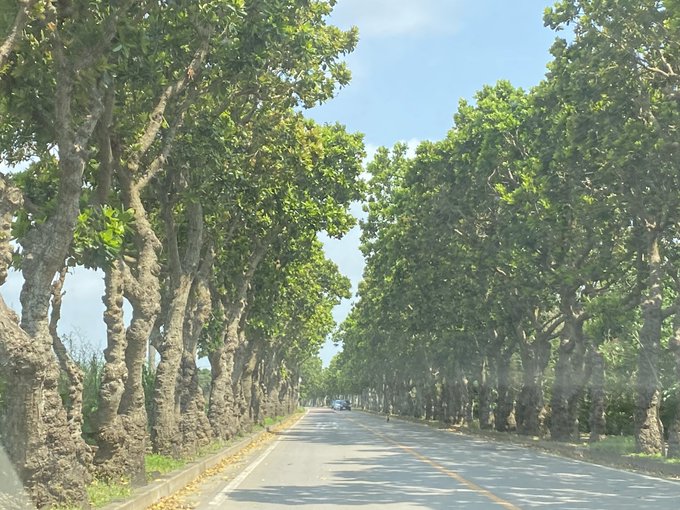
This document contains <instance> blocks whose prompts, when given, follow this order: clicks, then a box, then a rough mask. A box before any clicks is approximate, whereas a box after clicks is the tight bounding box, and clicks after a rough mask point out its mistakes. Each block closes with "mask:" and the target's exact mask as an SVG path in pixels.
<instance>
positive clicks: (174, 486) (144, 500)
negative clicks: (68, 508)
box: [100, 430, 267, 510]
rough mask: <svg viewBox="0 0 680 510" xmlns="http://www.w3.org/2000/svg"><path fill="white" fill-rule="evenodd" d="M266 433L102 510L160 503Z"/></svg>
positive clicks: (135, 508) (133, 509) (137, 509)
mask: <svg viewBox="0 0 680 510" xmlns="http://www.w3.org/2000/svg"><path fill="white" fill-rule="evenodd" d="M266 432H267V431H266V430H262V431H259V432H256V433H254V434H252V435H251V436H249V437H246V438H244V439H242V440H241V441H239V442H238V443H236V444H233V445H231V446H228V447H227V448H225V449H224V450H222V451H220V452H217V453H215V454H213V455H210V456H209V457H205V458H203V459H199V460H197V461H194V462H192V463H190V464H188V465H187V466H186V467H184V468H183V469H182V470H181V471H177V472H173V473H168V474H167V475H165V477H161V478H158V479H156V480H154V481H152V482H151V483H149V484H148V485H145V486H144V487H140V488H139V489H135V490H134V491H133V493H132V495H131V496H130V498H129V499H125V500H123V501H114V502H112V503H109V504H107V505H106V506H103V507H101V509H100V510H140V509H142V508H147V507H149V506H151V505H153V504H155V503H158V501H160V500H161V499H163V498H165V497H167V496H170V495H171V494H174V493H175V492H177V491H179V490H181V489H183V488H184V487H186V486H187V485H189V484H190V483H191V482H193V481H194V480H195V479H196V478H198V477H199V476H201V475H202V474H203V473H205V472H206V471H207V470H208V469H210V468H212V467H213V466H216V465H217V464H219V463H220V462H222V461H223V460H224V459H225V458H227V457H230V456H232V455H234V454H236V453H238V452H239V451H241V450H242V449H243V448H245V447H246V446H248V445H249V444H250V443H252V442H253V441H255V440H257V439H258V438H259V437H260V436H262V435H263V434H265V433H266Z"/></svg>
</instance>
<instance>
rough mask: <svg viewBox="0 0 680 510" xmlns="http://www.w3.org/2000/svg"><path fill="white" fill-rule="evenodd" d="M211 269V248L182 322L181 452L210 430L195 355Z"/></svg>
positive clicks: (204, 439)
mask: <svg viewBox="0 0 680 510" xmlns="http://www.w3.org/2000/svg"><path fill="white" fill-rule="evenodd" d="M211 268H212V250H208V255H207V256H205V257H203V260H202V261H201V267H200V268H199V271H198V274H197V276H196V279H195V280H194V285H193V289H192V292H191V297H190V300H189V306H188V309H189V314H188V316H187V318H186V320H185V322H184V335H183V337H184V349H183V351H182V364H181V367H180V386H179V390H178V391H179V400H180V413H181V416H180V425H179V428H180V433H181V434H182V441H181V444H182V454H183V455H187V454H191V453H194V452H196V451H197V450H198V449H199V448H200V447H201V446H204V445H206V444H208V443H209V442H210V440H211V437H212V429H211V428H210V422H209V421H208V416H207V414H206V403H205V397H204V395H203V390H202V389H201V386H200V384H199V380H198V369H197V367H196V356H197V350H198V341H199V339H200V336H201V331H202V330H203V326H204V325H205V324H206V322H207V321H208V318H209V317H210V310H211V304H212V303H211V298H210V290H209V288H208V284H207V279H208V274H209V272H210V269H211Z"/></svg>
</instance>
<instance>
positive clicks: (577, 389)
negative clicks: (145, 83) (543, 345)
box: [550, 306, 586, 441]
mask: <svg viewBox="0 0 680 510" xmlns="http://www.w3.org/2000/svg"><path fill="white" fill-rule="evenodd" d="M564 313H565V316H566V321H565V325H564V329H563V330H562V335H561V341H560V347H559V349H558V358H557V364H556V366H555V382H554V383H553V389H552V398H551V400H550V408H551V412H552V414H551V417H550V437H551V439H553V440H555V441H578V440H579V421H578V412H579V404H580V401H581V396H582V394H583V389H584V388H585V384H586V381H585V339H584V337H583V324H582V323H581V321H580V320H579V318H578V317H577V316H575V314H574V312H573V310H572V309H571V306H567V307H565V310H564Z"/></svg>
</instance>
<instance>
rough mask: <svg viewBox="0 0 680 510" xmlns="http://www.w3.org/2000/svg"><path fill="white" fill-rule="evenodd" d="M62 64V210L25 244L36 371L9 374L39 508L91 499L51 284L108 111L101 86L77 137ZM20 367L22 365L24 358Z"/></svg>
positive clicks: (24, 473) (18, 457)
mask: <svg viewBox="0 0 680 510" xmlns="http://www.w3.org/2000/svg"><path fill="white" fill-rule="evenodd" d="M62 49H63V48H62ZM55 59H56V61H57V64H56V69H57V73H56V76H57V89H56V97H55V112H56V113H55V117H56V118H55V125H56V127H57V133H56V139H57V144H58V147H59V187H58V191H57V197H56V200H55V203H56V204H57V206H56V208H55V212H54V213H53V214H52V216H50V217H49V218H48V219H47V220H46V221H45V222H44V223H42V224H40V225H38V226H36V227H35V228H33V229H32V230H31V231H30V232H29V233H28V234H27V235H26V236H25V238H23V239H22V240H21V244H22V246H23V253H22V255H23V259H22V273H23V276H24V285H23V287H22V289H21V295H20V301H21V314H22V317H21V329H23V331H24V332H25V333H26V334H25V335H16V336H14V338H13V339H12V340H11V342H12V343H15V344H16V343H19V344H20V343H24V342H28V343H30V344H31V347H30V348H29V347H28V346H27V347H25V348H24V349H25V352H26V353H27V355H29V356H30V357H31V358H32V359H31V360H30V361H29V360H27V361H26V364H27V365H28V366H30V367H31V369H29V370H21V369H17V368H16V367H14V368H10V370H15V371H16V373H14V374H13V377H12V381H13V382H14V391H12V392H11V393H10V396H9V398H8V406H7V420H6V422H5V423H6V425H7V427H8V430H11V434H7V435H6V441H8V442H9V443H14V444H13V445H11V446H9V448H8V453H9V455H10V458H11V459H12V461H13V462H14V463H15V467H16V469H17V472H18V473H19V476H21V477H22V480H23V482H24V485H25V486H26V487H27V489H28V490H29V492H31V494H32V496H33V498H34V501H35V502H36V504H38V506H42V505H47V504H51V503H73V504H79V503H82V502H83V501H85V500H86V493H85V483H86V481H87V471H86V469H85V467H84V466H83V465H82V464H81V463H80V461H79V456H78V452H79V448H78V446H77V444H76V443H75V442H74V440H73V437H72V435H71V433H70V429H69V425H68V417H67V414H66V410H65V409H64V406H63V404H62V401H61V397H60V395H59V386H58V385H59V366H58V364H57V360H56V358H55V356H54V353H53V352H52V335H51V334H50V330H49V319H48V313H49V306H50V298H51V289H52V279H53V278H54V275H55V274H56V273H57V272H58V271H59V270H60V269H61V268H62V265H63V262H64V260H65V259H66V256H67V254H68V251H69V248H70V246H71V242H72V239H73V231H74V228H75V225H76V221H77V218H78V214H79V212H80V195H81V188H82V177H83V171H84V168H85V161H86V159H87V158H88V157H89V155H88V154H87V153H86V151H85V150H84V149H83V148H84V147H87V145H88V142H89V138H90V136H91V134H92V131H93V130H94V127H95V125H96V123H97V119H98V118H99V116H100V115H101V113H102V111H103V105H102V103H101V98H102V95H103V92H102V91H101V90H99V89H97V88H95V89H94V90H92V91H91V96H90V97H91V100H92V104H91V105H90V110H89V116H88V117H87V118H86V120H84V121H83V122H82V124H81V126H80V127H79V130H78V132H77V133H76V132H74V130H73V124H74V123H75V119H74V118H73V116H72V113H71V100H72V97H71V93H72V90H73V86H74V84H73V79H74V78H75V76H74V75H73V74H72V73H71V72H70V66H69V64H68V63H66V61H65V57H64V54H63V51H61V50H60V51H59V52H58V53H57V52H56V48H55ZM8 319H9V318H8ZM10 320H11V319H10ZM8 331H9V330H8ZM17 347H19V345H17ZM20 350H21V348H19V349H18V350H16V351H15V353H16V354H18V353H19V352H20ZM29 353H31V354H29ZM14 361H16V362H18V363H21V361H20V359H19V358H16V359H15V360H14ZM24 377H27V379H23V378H24ZM31 408H32V409H31Z"/></svg>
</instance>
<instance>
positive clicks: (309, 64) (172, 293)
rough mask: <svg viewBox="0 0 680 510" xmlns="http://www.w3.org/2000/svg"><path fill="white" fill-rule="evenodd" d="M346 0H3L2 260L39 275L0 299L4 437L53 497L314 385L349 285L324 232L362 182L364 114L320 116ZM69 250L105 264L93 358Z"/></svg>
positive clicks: (2, 271)
mask: <svg viewBox="0 0 680 510" xmlns="http://www.w3.org/2000/svg"><path fill="white" fill-rule="evenodd" d="M334 3H335V2H333V1H330V0H322V1H318V2H317V1H314V2H308V1H301V0H285V1H279V0H263V1H258V2H244V1H242V0H215V1H201V2H174V1H173V2H170V1H169V2H165V1H161V2H146V1H141V2H140V1H137V0H134V1H133V0H123V1H120V2H108V1H80V0H75V1H71V2H53V1H48V0H22V1H17V2H10V3H8V4H7V5H3V7H2V9H0V37H1V39H0V43H1V46H0V162H1V163H2V165H3V169H4V168H11V167H14V168H13V169H12V170H13V171H11V172H8V173H7V174H5V175H3V176H2V177H1V178H0V217H1V220H2V221H0V230H1V232H0V239H1V242H0V284H3V283H5V280H6V276H7V273H8V271H9V270H11V269H13V270H16V271H20V272H21V275H22V276H23V282H24V283H23V289H22V292H21V298H20V301H21V310H20V311H19V314H18V316H17V313H15V311H13V310H10V309H9V307H8V306H7V305H6V304H5V303H4V302H2V300H0V406H1V410H2V413H1V415H0V439H1V440H2V444H3V446H4V448H5V450H6V451H7V454H8V455H9V457H10V459H11V460H12V462H13V464H14V467H15V469H16V472H17V473H18V476H19V477H20V478H21V480H22V481H23V483H24V485H25V487H26V488H27V490H28V492H29V493H30V495H31V497H32V498H33V501H34V503H35V504H36V505H37V506H38V507H39V508H47V507H54V506H64V505H65V506H67V507H68V506H80V505H81V504H84V503H85V501H86V500H87V499H88V487H89V491H90V493H91V494H90V498H91V499H92V498H95V499H97V498H98V496H94V495H92V491H95V492H99V490H100V489H101V487H102V486H103V485H105V484H106V482H107V481H111V480H113V481H118V480H125V481H126V483H129V485H130V486H137V485H140V484H144V483H146V482H147V475H148V474H149V473H148V471H149V470H151V471H161V472H162V471H163V470H164V469H170V468H171V467H172V466H174V465H176V464H174V461H170V460H168V459H186V458H191V457H192V456H194V455H196V454H197V453H198V452H201V451H203V449H204V448H206V447H208V446H209V445H211V444H215V443H217V444H220V443H223V442H225V441H228V440H229V439H231V438H233V437H235V436H237V435H238V434H239V433H241V432H243V431H247V430H250V428H251V427H252V426H254V425H255V424H264V423H268V420H270V419H273V418H274V417H276V416H282V415H287V414H290V413H292V412H294V411H295V410H296V409H297V408H298V392H299V374H300V366H301V364H302V363H304V362H305V360H307V359H308V358H310V357H313V356H315V355H316V353H317V352H318V350H319V348H320V346H321V345H322V344H323V342H324V339H325V338H326V336H327V335H328V334H329V333H330V332H331V330H332V329H333V327H334V321H333V318H332V315H331V310H332V308H333V307H334V306H335V305H336V304H337V303H338V302H339V301H340V299H342V298H344V297H347V296H348V293H349V288H350V285H349V281H348V280H347V278H345V277H344V276H342V275H341V274H340V273H339V271H338V268H337V267H336V266H335V264H334V263H332V262H331V261H330V260H328V259H327V258H326V257H325V255H324V252H323V248H322V245H321V243H320V241H319V240H318V239H317V234H319V233H321V232H324V233H326V234H328V235H329V236H332V237H336V238H339V237H342V236H343V235H344V234H345V233H346V232H347V231H348V230H349V229H350V228H351V227H352V226H353V225H354V223H355V219H354V218H353V217H352V216H351V214H350V213H349V206H350V204H351V203H352V202H354V201H357V200H361V199H362V197H363V188H364V185H363V182H362V181H361V179H360V174H361V171H362V166H361V165H362V160H363V158H364V155H365V154H364V147H363V141H362V136H361V135H359V134H355V133H350V132H348V131H347V130H346V129H345V128H344V127H343V126H340V125H336V124H329V125H320V124H317V123H315V122H313V121H311V120H309V119H307V118H306V117H305V116H304V111H305V109H307V108H310V107H312V106H315V105H318V104H320V103H322V102H324V101H327V100H329V99H330V98H332V97H333V95H334V94H335V93H336V91H337V89H338V88H339V87H342V86H343V85H345V84H347V83H348V81H349V78H350V75H349V72H348V70H347V68H346V66H345V64H344V63H343V62H342V58H343V56H344V55H346V54H347V53H349V52H351V51H352V50H353V49H354V47H355V45H356V42H357V33H356V31H355V30H349V31H342V30H340V29H338V28H336V27H334V26H332V25H329V24H328V23H327V18H328V15H329V13H330V12H331V9H332V6H333V4H334ZM10 4H11V5H10ZM73 267H80V268H86V269H90V270H97V271H98V273H97V274H98V275H99V276H95V273H94V272H93V273H92V275H93V277H94V278H97V277H98V278H101V275H103V278H104V284H105V290H104V293H103V295H102V300H103V302H104V304H105V312H104V314H103V317H101V320H102V321H103V323H104V324H105V326H106V331H107V338H106V347H105V349H104V350H103V352H96V353H90V354H91V355H88V356H87V357H85V358H83V357H80V356H79V353H78V352H77V349H78V344H79V342H78V341H74V342H69V339H68V338H63V337H62V336H60V335H59V334H58V327H59V321H60V313H61V307H62V300H67V299H69V296H68V295H66V296H64V294H63V288H64V282H65V280H66V279H67V278H69V277H70V274H71V268H73ZM125 303H127V305H129V306H130V307H131V310H132V313H131V314H129V316H128V315H127V312H126V307H125V306H124V304H125ZM74 346H75V347H76V348H75V349H74V348H73V347H74ZM199 356H200V357H204V358H206V359H207V360H208V362H209V365H210V368H209V369H207V370H206V369H205V368H199V366H198V365H197V360H198V358H199ZM43 410H48V412H43ZM149 450H150V451H152V452H153V454H154V457H151V459H155V461H154V463H153V464H149V461H150V460H149V459H150V458H149V457H147V456H146V454H147V452H148V451H149ZM92 480H95V483H94V484H93V485H92V484H90V482H91V481H92ZM102 490H103V489H102Z"/></svg>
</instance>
